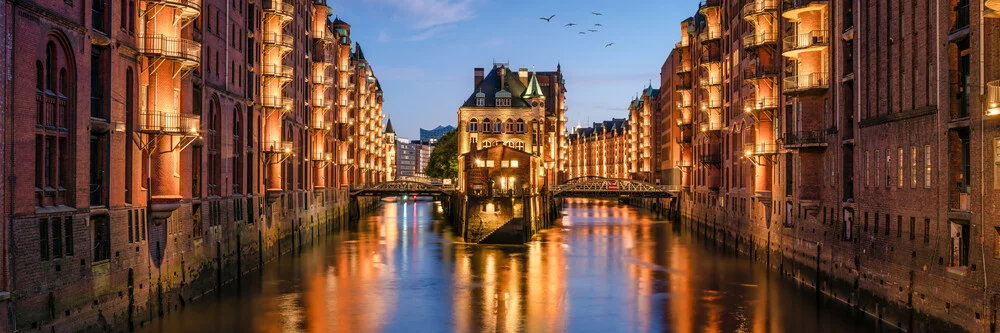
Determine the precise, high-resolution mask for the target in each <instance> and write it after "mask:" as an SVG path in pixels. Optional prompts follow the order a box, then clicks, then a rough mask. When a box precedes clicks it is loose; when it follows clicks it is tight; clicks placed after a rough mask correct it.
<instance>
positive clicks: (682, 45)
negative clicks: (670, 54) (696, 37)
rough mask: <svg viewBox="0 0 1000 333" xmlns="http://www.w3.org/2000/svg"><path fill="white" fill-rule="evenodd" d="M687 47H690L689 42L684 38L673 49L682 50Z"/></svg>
mask: <svg viewBox="0 0 1000 333" xmlns="http://www.w3.org/2000/svg"><path fill="white" fill-rule="evenodd" d="M688 46H691V40H689V39H686V38H683V39H681V41H679V42H677V44H674V48H675V49H683V48H685V47H688Z"/></svg>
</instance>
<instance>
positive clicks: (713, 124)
mask: <svg viewBox="0 0 1000 333" xmlns="http://www.w3.org/2000/svg"><path fill="white" fill-rule="evenodd" d="M721 130H722V122H720V121H710V122H707V123H701V131H702V132H718V131H721Z"/></svg>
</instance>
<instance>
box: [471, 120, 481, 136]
mask: <svg viewBox="0 0 1000 333" xmlns="http://www.w3.org/2000/svg"><path fill="white" fill-rule="evenodd" d="M477 131H479V121H478V120H476V119H472V120H469V133H475V132H477Z"/></svg>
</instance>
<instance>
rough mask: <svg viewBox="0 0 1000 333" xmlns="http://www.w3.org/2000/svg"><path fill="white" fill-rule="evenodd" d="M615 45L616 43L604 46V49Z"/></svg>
mask: <svg viewBox="0 0 1000 333" xmlns="http://www.w3.org/2000/svg"><path fill="white" fill-rule="evenodd" d="M614 45H615V43H608V45H604V47H605V48H608V47H611V46H614Z"/></svg>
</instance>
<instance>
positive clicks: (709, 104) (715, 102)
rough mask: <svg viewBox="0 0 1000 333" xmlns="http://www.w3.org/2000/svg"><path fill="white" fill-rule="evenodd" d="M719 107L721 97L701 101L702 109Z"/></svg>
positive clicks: (720, 105)
mask: <svg viewBox="0 0 1000 333" xmlns="http://www.w3.org/2000/svg"><path fill="white" fill-rule="evenodd" d="M721 107H722V100H721V99H707V100H705V101H703V102H701V109H702V111H704V110H705V109H718V108H721Z"/></svg>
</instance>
